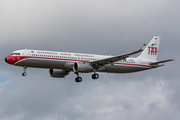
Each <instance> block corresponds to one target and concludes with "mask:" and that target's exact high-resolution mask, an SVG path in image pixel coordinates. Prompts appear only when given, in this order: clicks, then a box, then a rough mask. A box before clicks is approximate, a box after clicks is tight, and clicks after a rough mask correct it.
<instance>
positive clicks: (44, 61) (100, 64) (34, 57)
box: [5, 36, 173, 82]
mask: <svg viewBox="0 0 180 120" xmlns="http://www.w3.org/2000/svg"><path fill="white" fill-rule="evenodd" d="M160 39H161V37H160V36H154V37H153V38H152V40H151V41H150V43H149V44H148V45H147V46H146V42H145V44H143V46H142V47H141V48H140V49H139V50H137V51H134V52H130V53H126V54H122V55H117V56H111V55H95V54H83V53H70V52H56V51H42V50H31V49H23V50H17V51H14V52H12V54H11V55H10V56H7V57H6V58H5V61H6V62H7V63H8V64H11V65H15V66H22V67H23V69H24V72H23V73H22V76H26V75H27V73H26V70H27V67H34V68H46V69H49V74H50V76H51V77H56V78H64V77H65V76H66V75H68V74H69V72H74V73H75V74H76V75H77V77H76V78H75V81H76V82H81V81H82V78H81V77H80V76H79V73H90V72H93V74H92V79H94V80H95V79H98V78H99V74H97V72H107V73H132V72H138V71H143V70H148V69H153V68H157V67H161V66H163V65H164V63H165V62H169V61H173V59H169V60H163V61H156V59H157V55H158V51H159V44H160ZM139 52H142V53H141V54H140V55H139V56H138V57H136V58H133V57H129V56H131V55H134V54H137V53H139Z"/></svg>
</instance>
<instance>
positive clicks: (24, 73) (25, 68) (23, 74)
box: [22, 66, 27, 76]
mask: <svg viewBox="0 0 180 120" xmlns="http://www.w3.org/2000/svg"><path fill="white" fill-rule="evenodd" d="M23 69H24V72H23V73H22V76H26V75H27V73H26V70H27V67H26V66H24V67H23Z"/></svg>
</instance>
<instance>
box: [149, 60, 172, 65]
mask: <svg viewBox="0 0 180 120" xmlns="http://www.w3.org/2000/svg"><path fill="white" fill-rule="evenodd" d="M173 60H174V59H169V60H163V61H159V62H153V63H150V64H149V65H158V64H159V63H165V62H169V61H173Z"/></svg>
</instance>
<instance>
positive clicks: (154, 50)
mask: <svg viewBox="0 0 180 120" xmlns="http://www.w3.org/2000/svg"><path fill="white" fill-rule="evenodd" d="M157 52H158V50H157V47H148V55H157Z"/></svg>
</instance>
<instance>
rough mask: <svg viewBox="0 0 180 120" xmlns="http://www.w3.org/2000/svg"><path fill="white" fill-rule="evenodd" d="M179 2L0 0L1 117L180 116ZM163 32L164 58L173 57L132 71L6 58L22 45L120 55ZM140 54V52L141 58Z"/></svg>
mask: <svg viewBox="0 0 180 120" xmlns="http://www.w3.org/2000/svg"><path fill="white" fill-rule="evenodd" d="M179 4H180V1H179V0H158V1H157V0H138V1H137V0H136V1H134V0H63V1H62V0H0V42H1V44H0V51H1V52H0V56H1V57H0V119H1V120H12V119H13V120H52V119H54V120H60V119H61V120H72V119H73V120H100V119H105V120H117V119H121V120H144V119H146V120H152V119H153V120H160V119H164V120H169V119H172V120H179V119H180V114H179V113H180V100H179V99H180V80H179V74H180V68H179V60H180V56H179V54H178V50H179V43H180V41H179V38H180V34H179V32H180V24H179V21H180V15H179V11H180V7H179ZM155 35H158V36H161V38H162V39H161V45H160V51H159V56H158V60H165V59H170V58H173V59H175V61H173V62H169V63H166V64H165V66H163V67H161V68H157V69H153V70H148V71H143V72H139V73H131V74H107V73H100V78H99V79H98V80H96V81H94V80H92V79H91V74H81V76H82V77H83V81H82V82H81V83H80V84H79V83H78V84H77V83H76V82H75V80H74V79H75V77H76V75H75V74H74V73H71V74H70V75H69V76H67V77H66V78H64V79H57V78H51V77H50V76H49V74H48V70H47V69H35V68H28V71H27V74H28V75H27V76H26V77H22V76H21V74H22V72H23V68H22V67H16V66H11V65H8V64H6V63H5V61H4V58H5V57H6V56H8V55H10V54H11V52H13V51H15V50H18V49H24V48H31V49H41V50H55V51H66V52H80V53H92V54H93V53H96V54H104V55H109V54H111V55H118V54H123V53H126V52H131V51H134V50H137V49H138V48H139V47H140V46H141V45H142V44H143V43H144V42H145V41H150V40H151V39H152V37H153V36H155ZM135 56H138V55H135Z"/></svg>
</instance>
